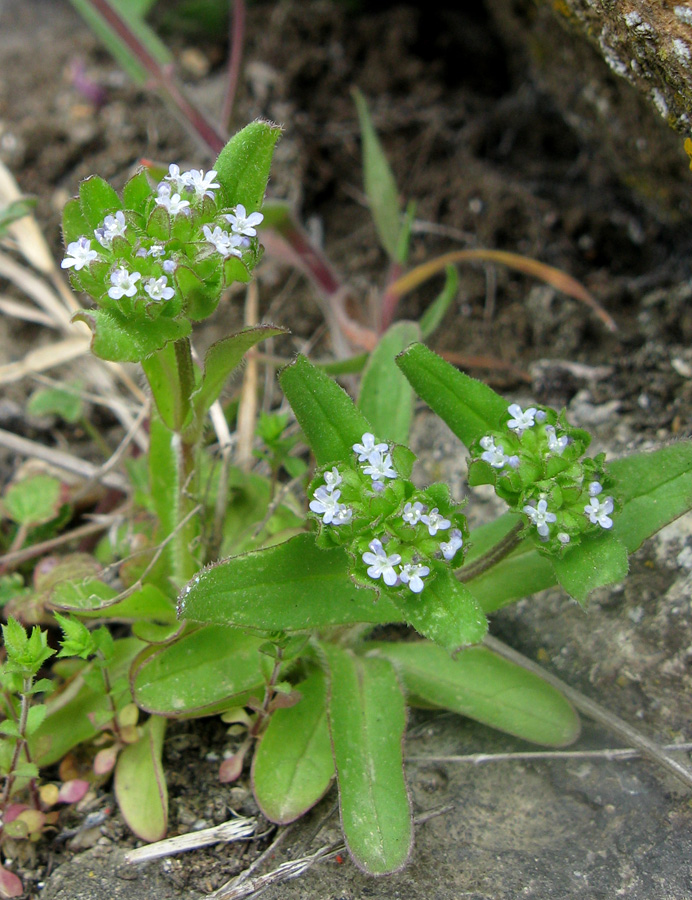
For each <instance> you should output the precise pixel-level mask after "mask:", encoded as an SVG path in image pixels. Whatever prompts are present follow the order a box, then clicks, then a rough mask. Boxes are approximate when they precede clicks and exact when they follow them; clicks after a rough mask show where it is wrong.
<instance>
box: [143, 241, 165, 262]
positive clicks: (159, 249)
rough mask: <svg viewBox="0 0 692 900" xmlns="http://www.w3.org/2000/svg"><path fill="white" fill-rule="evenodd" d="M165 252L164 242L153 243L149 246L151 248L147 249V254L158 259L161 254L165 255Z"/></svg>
mask: <svg viewBox="0 0 692 900" xmlns="http://www.w3.org/2000/svg"><path fill="white" fill-rule="evenodd" d="M165 252H166V248H165V247H164V246H163V244H152V245H151V247H149V249H148V250H147V252H146V255H147V256H153V257H154V259H156V258H157V257H159V256H163V254H164V253H165Z"/></svg>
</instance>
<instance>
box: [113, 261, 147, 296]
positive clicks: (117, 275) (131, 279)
mask: <svg viewBox="0 0 692 900" xmlns="http://www.w3.org/2000/svg"><path fill="white" fill-rule="evenodd" d="M141 277H142V276H141V274H140V273H139V272H128V271H127V269H126V268H125V266H119V268H117V269H116V270H115V272H112V273H111V284H112V285H113V286H112V287H110V288H108V296H109V297H110V298H111V299H112V300H120V298H121V297H134V295H135V294H136V293H137V282H138V281H139V279H140V278H141Z"/></svg>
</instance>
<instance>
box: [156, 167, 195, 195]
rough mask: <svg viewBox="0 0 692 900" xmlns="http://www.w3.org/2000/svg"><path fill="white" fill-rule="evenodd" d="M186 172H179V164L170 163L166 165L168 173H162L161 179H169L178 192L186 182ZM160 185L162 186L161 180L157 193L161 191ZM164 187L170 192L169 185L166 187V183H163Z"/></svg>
mask: <svg viewBox="0 0 692 900" xmlns="http://www.w3.org/2000/svg"><path fill="white" fill-rule="evenodd" d="M188 174H189V173H188V172H181V171H180V166H176V164H175V163H171V164H170V166H169V167H168V175H164V176H163V180H164V181H170V182H171V184H172V185H173V187H174V188H175V190H176V191H177V192H178V193H180V191H182V189H183V188H184V187H185V186H186V184H187V176H188ZM162 186H163V181H162V182H161V183H160V184H159V187H158V190H159V193H161V187H162ZM165 187H167V188H168V191H169V193H170V187H168V185H165Z"/></svg>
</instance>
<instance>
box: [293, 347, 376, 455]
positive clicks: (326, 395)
mask: <svg viewBox="0 0 692 900" xmlns="http://www.w3.org/2000/svg"><path fill="white" fill-rule="evenodd" d="M279 382H280V383H281V389H282V390H283V392H284V394H285V395H286V399H287V400H288V402H289V403H290V404H291V407H292V409H293V412H294V413H295V415H296V418H297V419H298V423H299V425H300V427H301V428H302V430H303V434H304V435H305V438H306V440H307V442H308V444H310V447H311V448H312V451H313V453H314V454H315V459H316V460H317V464H318V465H320V466H324V465H328V464H329V463H337V462H341V461H342V460H350V459H352V457H353V445H354V444H356V443H360V441H361V440H362V438H363V434H364V433H365V432H368V431H370V432H372V430H373V429H372V426H371V425H370V423H369V422H368V420H367V419H366V418H365V416H364V415H363V414H362V413H361V412H360V410H358V409H356V407H355V405H354V403H353V401H352V400H351V398H350V397H349V396H348V394H347V393H346V391H344V390H343V388H341V387H339V385H338V384H336V382H334V381H332V379H331V378H330V377H329V376H328V375H325V373H324V372H323V371H322V370H321V369H318V368H317V366H314V365H312V363H311V362H309V361H308V360H307V359H306V358H305V357H304V356H298V358H297V359H296V361H295V362H293V363H291V364H290V365H288V366H286V368H285V369H282V371H281V373H280V375H279ZM375 436H376V437H379V435H375Z"/></svg>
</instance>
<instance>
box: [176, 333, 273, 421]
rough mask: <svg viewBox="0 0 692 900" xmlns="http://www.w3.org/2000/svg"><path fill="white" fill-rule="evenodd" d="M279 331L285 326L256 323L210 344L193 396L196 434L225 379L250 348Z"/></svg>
mask: <svg viewBox="0 0 692 900" xmlns="http://www.w3.org/2000/svg"><path fill="white" fill-rule="evenodd" d="M277 334H286V329H285V328H278V327H276V326H274V325H256V326H255V327H254V328H246V329H245V330H244V331H239V332H238V333H237V334H232V335H230V336H229V337H227V338H224V339H223V340H221V341H217V342H216V343H215V344H212V345H211V347H210V348H209V349H208V350H207V352H206V355H205V357H204V372H203V374H202V380H201V382H200V384H199V387H198V388H197V390H196V391H195V392H194V394H193V395H192V397H191V398H190V399H191V402H192V416H193V419H192V423H191V424H190V429H191V431H192V432H194V434H196V435H198V434H199V433H201V430H202V426H203V424H204V417H205V416H206V414H207V412H208V410H209V407H210V406H211V405H212V403H213V402H214V401H215V400H216V399H217V398H218V396H219V394H220V393H221V390H222V388H223V386H224V384H225V383H226V379H227V378H228V376H229V375H230V374H231V372H232V371H233V370H234V369H235V368H237V366H239V365H240V363H241V361H242V359H243V356H244V355H245V354H246V353H247V351H248V350H249V349H250V348H251V347H254V346H255V344H258V343H259V342H260V341H264V340H266V339H267V338H270V337H275V336H276V335H277Z"/></svg>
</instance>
